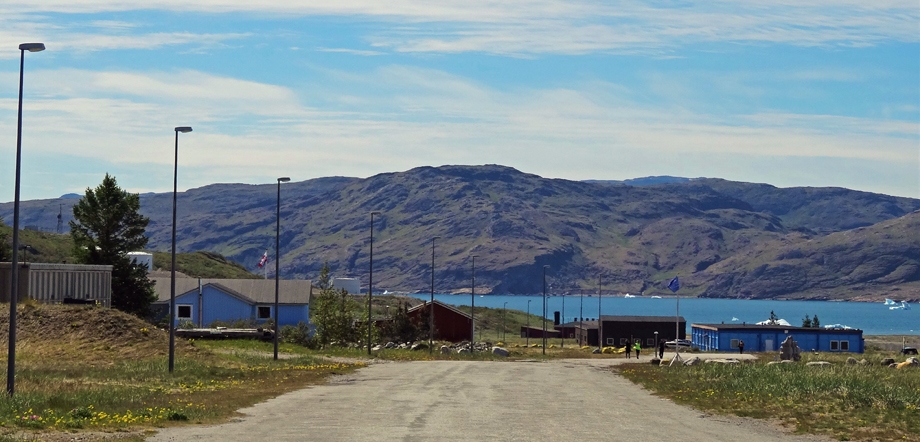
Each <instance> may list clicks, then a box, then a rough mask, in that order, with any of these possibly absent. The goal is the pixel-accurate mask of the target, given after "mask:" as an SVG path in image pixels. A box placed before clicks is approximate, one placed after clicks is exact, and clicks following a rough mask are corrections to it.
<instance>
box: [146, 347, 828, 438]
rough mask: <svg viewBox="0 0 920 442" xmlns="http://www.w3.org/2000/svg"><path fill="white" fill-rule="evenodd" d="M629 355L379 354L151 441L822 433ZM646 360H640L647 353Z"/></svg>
mask: <svg viewBox="0 0 920 442" xmlns="http://www.w3.org/2000/svg"><path fill="white" fill-rule="evenodd" d="M625 362H626V361H625V360H623V359H614V360H609V359H604V360H600V359H590V360H589V359H585V360H557V361H550V362H478V361H470V362H466V361H436V362H401V363H384V364H374V365H371V366H369V367H367V368H363V369H361V370H359V371H357V372H355V373H353V374H350V375H347V376H340V377H336V378H333V379H332V380H331V381H330V383H329V384H328V385H323V386H317V387H312V388H307V389H304V390H300V391H295V392H292V393H288V394H285V395H283V396H280V397H277V398H274V399H271V400H269V401H266V402H263V403H260V404H257V405H255V406H253V407H250V408H246V409H243V410H240V411H241V412H242V413H243V414H244V416H243V417H242V418H240V419H237V420H235V421H233V422H230V423H226V424H222V425H215V426H184V427H175V428H168V429H164V430H162V431H160V432H159V434H157V435H155V436H153V437H151V438H149V439H148V440H149V441H222V442H233V441H246V442H248V441H253V440H272V441H406V442H410V441H527V442H531V441H560V440H568V441H616V440H624V441H627V440H628V441H635V442H642V441H660V440H663V439H671V440H685V441H737V440H739V439H744V441H745V442H760V441H774V440H792V441H824V440H827V439H824V438H819V437H814V436H792V435H789V434H786V433H784V432H783V431H782V430H781V429H779V428H777V427H776V426H774V425H772V424H770V423H768V422H764V421H758V420H754V419H742V418H736V417H725V416H704V415H702V414H701V413H700V412H698V411H694V410H692V409H689V408H686V407H682V406H678V405H675V404H674V403H672V402H670V401H667V400H663V399H660V398H658V397H656V396H652V395H651V394H649V393H648V392H646V391H645V390H643V389H641V388H640V387H638V386H636V385H634V384H632V383H631V382H629V381H627V380H625V379H623V378H621V377H620V376H617V375H615V374H613V373H611V372H610V370H609V367H610V365H612V364H615V363H625ZM643 362H644V361H643Z"/></svg>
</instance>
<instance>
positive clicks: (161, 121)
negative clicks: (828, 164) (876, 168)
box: [0, 66, 920, 197]
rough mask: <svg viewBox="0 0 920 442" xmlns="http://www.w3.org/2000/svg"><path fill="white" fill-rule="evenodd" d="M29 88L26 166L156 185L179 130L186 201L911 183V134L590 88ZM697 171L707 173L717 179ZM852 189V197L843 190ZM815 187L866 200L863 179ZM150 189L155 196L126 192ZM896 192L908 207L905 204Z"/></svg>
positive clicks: (117, 79)
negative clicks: (471, 168)
mask: <svg viewBox="0 0 920 442" xmlns="http://www.w3.org/2000/svg"><path fill="white" fill-rule="evenodd" d="M34 75H35V76H36V80H35V81H34V83H33V84H40V85H43V86H42V87H41V90H40V91H36V90H35V88H34V87H33V92H32V93H33V94H38V95H39V96H38V97H31V98H30V99H29V100H27V104H26V109H27V119H26V123H25V127H24V132H25V133H26V134H27V136H28V140H29V142H28V144H29V149H30V151H31V152H33V155H34V154H36V153H38V154H44V155H46V156H50V157H54V156H65V155H67V156H75V157H82V158H86V159H88V161H89V162H92V161H97V162H98V163H99V164H101V165H104V167H110V166H111V165H115V167H116V168H117V167H127V168H130V169H131V170H134V169H136V167H137V165H144V164H147V165H149V167H150V168H151V170H159V171H160V174H161V175H162V174H163V172H164V171H167V169H168V166H169V165H171V164H172V161H173V159H172V155H171V152H172V151H171V149H172V146H173V144H172V143H173V139H172V137H173V132H172V128H173V127H174V126H179V125H191V126H193V127H194V128H195V131H194V132H193V133H191V134H188V135H184V136H183V137H182V145H183V149H182V154H181V155H180V166H181V167H182V168H183V169H184V170H186V171H194V173H193V174H192V175H191V176H187V177H186V178H185V179H183V183H184V186H188V187H194V186H198V185H204V184H208V183H211V182H238V181H250V182H258V181H265V180H268V179H269V178H270V177H271V176H274V175H278V174H281V175H285V174H290V175H297V176H299V177H301V178H308V177H316V176H328V175H335V174H345V175H365V176H366V175H371V174H374V173H380V172H384V171H392V170H404V169H408V168H410V167H414V166H419V165H433V164H458V163H459V164H482V163H499V164H507V165H511V166H516V167H519V168H522V169H524V170H527V171H532V172H535V173H542V174H546V175H550V176H562V177H566V178H573V179H585V178H604V177H610V175H609V174H610V173H612V171H617V172H616V174H617V176H618V177H621V178H624V177H625V178H628V177H633V176H637V175H638V174H639V171H640V170H643V169H647V168H649V167H651V166H656V167H658V169H657V173H658V174H660V173H662V169H661V167H668V168H671V167H678V165H679V166H680V167H687V168H688V169H687V170H686V171H685V173H686V174H688V175H691V176H699V175H704V174H709V175H718V173H717V172H714V171H717V170H722V171H726V170H729V171H730V170H737V168H736V167H734V166H732V165H731V163H732V162H737V161H742V160H743V161H748V162H751V161H755V160H754V159H757V158H759V159H761V160H759V161H776V160H777V159H780V158H785V159H794V158H800V159H802V160H803V161H805V162H810V161H811V160H812V159H814V160H816V161H817V160H821V161H823V160H826V159H835V161H844V162H850V163H854V164H857V165H858V164H860V163H866V164H869V163H871V164H887V165H890V170H891V173H892V174H893V175H897V174H900V175H904V174H908V175H910V174H911V173H912V174H913V175H912V177H913V182H916V181H917V180H916V174H917V173H918V172H917V171H916V168H915V167H913V166H915V165H916V162H917V150H916V146H917V141H918V140H917V129H918V125H917V123H916V122H913V121H899V120H877V119H868V118H854V117H841V116H835V115H800V114H782V113H758V114H752V115H740V116H735V117H725V116H721V117H713V116H709V115H704V114H703V115H701V114H697V113H694V112H690V111H687V110H683V109H680V108H677V107H673V106H671V105H665V106H652V105H646V104H642V103H637V102H634V101H632V100H631V99H630V98H629V96H628V95H627V94H624V93H623V89H622V88H621V87H619V86H617V85H611V84H606V83H602V82H594V83H589V84H585V85H581V86H579V87H573V88H568V89H561V88H556V89H527V90H516V91H499V90H495V89H492V88H489V87H487V86H484V85H482V84H479V83H476V82H474V81H470V80H468V79H466V78H463V77H459V76H455V75H451V74H447V73H444V72H442V71H437V70H430V69H418V68H409V67H404V66H389V67H385V68H380V69H378V70H376V71H374V72H373V73H370V74H367V75H356V74H351V75H348V76H340V75H336V74H335V73H333V72H330V73H329V75H331V76H334V78H335V81H332V83H335V85H331V84H319V85H317V87H316V89H318V90H323V92H322V93H323V94H327V95H337V94H342V95H347V91H348V90H349V89H351V88H352V86H355V85H358V84H372V85H375V87H376V88H377V89H378V91H379V93H378V94H377V95H374V96H362V97H360V98H361V102H360V103H359V104H355V105H354V106H347V105H344V104H343V106H344V107H345V108H344V109H338V110H335V111H331V110H323V109H315V108H311V107H309V106H306V105H304V104H303V103H301V102H300V100H299V99H298V98H297V96H296V94H295V93H294V92H293V91H292V90H290V89H288V88H285V87H281V86H276V85H270V84H264V83H258V82H253V81H244V80H239V79H234V78H227V77H220V76H215V75H210V74H206V73H202V72H198V71H182V72H173V73H147V74H145V73H137V72H92V71H82V70H65V71H38V72H35V73H34ZM343 91H346V92H343ZM308 99H309V97H308ZM347 102H348V100H340V103H347ZM15 107H16V101H15V99H12V98H11V99H5V100H0V112H3V113H6V114H7V115H14V110H15ZM0 121H2V123H0V134H5V136H6V137H7V138H8V137H9V134H14V133H15V130H14V127H13V126H11V124H14V122H15V119H13V120H10V119H7V118H3V119H0ZM7 141H9V140H7ZM0 144H2V146H10V145H15V143H6V142H2V143H0ZM3 149H7V148H6V147H3V148H2V149H0V151H3ZM4 155H6V154H4ZM707 158H709V159H714V158H720V159H722V160H721V161H722V162H720V163H718V166H719V167H721V169H714V167H716V164H715V163H714V162H713V161H706V159H707ZM630 164H633V166H630ZM809 164H810V163H809ZM904 164H908V165H912V166H910V167H908V168H906V169H905V166H904ZM119 165H121V166H119ZM650 165H651V166H650ZM45 167H47V168H49V169H50V168H54V167H58V168H61V167H66V166H65V165H50V164H49V165H45ZM100 167H103V166H100ZM106 171H109V170H108V169H107V170H106ZM703 171H709V173H704V172H703ZM752 173H753V174H754V176H750V177H748V178H747V179H748V180H755V181H756V180H759V181H767V182H769V181H770V179H769V174H770V171H768V170H757V169H756V168H754V169H753V171H752ZM803 173H804V172H803ZM815 173H817V172H815ZM825 173H826V172H825ZM623 174H626V175H625V176H624V175H623ZM674 174H678V173H676V172H675V173H674ZM758 174H760V175H758ZM167 175H168V174H167ZM279 176H280V175H279ZM758 176H760V178H757V177H758ZM859 179H863V182H862V184H859V183H857V182H852V183H851V181H848V180H859ZM829 180H830V181H829V182H827V184H828V185H831V184H834V185H844V186H848V187H856V188H868V189H872V188H873V187H872V186H873V183H871V180H872V178H871V177H869V176H867V177H858V176H855V177H831V178H829ZM169 182H170V181H169V180H165V181H163V183H162V184H161V187H160V190H167V189H166V184H168V183H169ZM6 184H7V183H2V182H0V186H5V185H6ZM151 186H153V187H155V186H156V184H155V183H148V184H144V185H142V186H141V187H151ZM0 188H2V189H3V190H4V193H5V192H6V190H7V189H6V188H5V187H0ZM911 192H913V193H911ZM59 193H63V192H59ZM896 193H898V194H902V195H912V196H915V197H920V194H918V191H917V190H916V189H907V190H904V189H902V190H901V191H897V192H896Z"/></svg>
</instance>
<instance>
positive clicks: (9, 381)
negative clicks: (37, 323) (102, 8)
mask: <svg viewBox="0 0 920 442" xmlns="http://www.w3.org/2000/svg"><path fill="white" fill-rule="evenodd" d="M44 50H45V44H44V43H23V44H21V45H19V117H18V119H17V124H16V185H15V186H14V190H13V256H12V260H11V262H10V342H9V344H10V346H9V356H8V357H7V369H6V392H7V394H9V395H10V396H12V395H13V392H14V391H15V387H16V302H17V301H18V299H17V298H18V297H19V183H20V170H21V164H22V77H23V72H24V69H25V62H26V51H29V52H41V51H44Z"/></svg>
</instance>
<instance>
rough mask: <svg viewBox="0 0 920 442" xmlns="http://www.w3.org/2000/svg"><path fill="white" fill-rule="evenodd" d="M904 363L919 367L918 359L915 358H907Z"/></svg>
mask: <svg viewBox="0 0 920 442" xmlns="http://www.w3.org/2000/svg"><path fill="white" fill-rule="evenodd" d="M905 362H910V363H911V364H912V365H920V359H917V358H907V361H905Z"/></svg>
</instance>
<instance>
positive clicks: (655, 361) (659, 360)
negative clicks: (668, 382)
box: [648, 358, 661, 365]
mask: <svg viewBox="0 0 920 442" xmlns="http://www.w3.org/2000/svg"><path fill="white" fill-rule="evenodd" d="M648 362H649V363H650V364H652V365H661V359H658V358H652V360H650V361H648Z"/></svg>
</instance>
